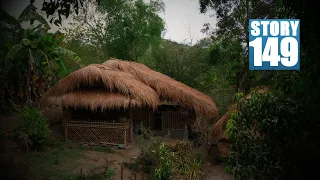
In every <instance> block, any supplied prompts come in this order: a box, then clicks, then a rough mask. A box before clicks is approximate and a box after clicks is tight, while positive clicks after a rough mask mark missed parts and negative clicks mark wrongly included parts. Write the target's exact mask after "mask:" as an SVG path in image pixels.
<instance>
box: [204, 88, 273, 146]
mask: <svg viewBox="0 0 320 180" xmlns="http://www.w3.org/2000/svg"><path fill="white" fill-rule="evenodd" d="M269 89H270V87H266V86H262V87H257V88H256V89H255V90H254V91H252V92H251V93H249V94H248V95H246V96H245V100H246V101H248V100H250V99H251V96H252V94H253V93H254V92H256V93H265V92H268V91H269ZM237 109H238V107H237V104H233V105H232V106H231V107H230V109H229V110H228V111H227V112H226V113H225V114H224V115H223V116H222V117H221V118H220V119H219V120H218V121H217V122H216V123H215V124H214V126H213V127H212V129H211V131H210V132H209V134H210V137H209V138H210V139H211V140H213V141H219V140H221V139H229V137H228V136H227V135H226V125H227V121H228V119H229V117H230V115H231V113H232V112H233V111H234V110H237ZM253 129H255V128H253ZM255 133H256V132H255Z"/></svg>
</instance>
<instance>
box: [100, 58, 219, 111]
mask: <svg viewBox="0 0 320 180" xmlns="http://www.w3.org/2000/svg"><path fill="white" fill-rule="evenodd" d="M103 64H104V65H107V66H109V67H113V68H117V69H119V70H120V71H122V72H128V73H130V74H132V75H134V76H135V77H136V78H138V79H139V80H140V81H141V82H143V83H145V84H146V85H148V86H149V87H151V88H152V89H154V90H155V91H156V92H157V94H158V96H159V98H160V100H163V101H168V102H174V103H177V104H179V105H180V106H182V107H184V108H190V107H192V108H193V109H194V110H195V111H196V113H197V114H198V115H204V116H206V117H214V116H215V115H217V114H218V108H217V106H216V104H215V103H214V102H213V101H212V99H211V97H209V96H208V95H206V94H204V93H202V92H200V91H198V90H196V89H193V88H191V87H189V86H187V85H185V84H183V83H181V82H179V81H176V80H174V79H172V78H170V77H169V76H167V75H164V74H162V73H159V72H157V71H154V70H152V69H150V68H148V67H147V66H145V65H143V64H139V63H135V62H129V61H122V60H118V59H110V60H108V61H106V62H105V63H103Z"/></svg>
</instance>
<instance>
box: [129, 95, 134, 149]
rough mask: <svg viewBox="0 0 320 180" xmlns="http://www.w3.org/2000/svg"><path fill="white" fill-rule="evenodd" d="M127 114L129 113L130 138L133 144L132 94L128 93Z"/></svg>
mask: <svg viewBox="0 0 320 180" xmlns="http://www.w3.org/2000/svg"><path fill="white" fill-rule="evenodd" d="M129 108H130V109H129V113H130V114H129V115H130V140H131V144H132V145H133V121H132V96H131V95H130V104H129Z"/></svg>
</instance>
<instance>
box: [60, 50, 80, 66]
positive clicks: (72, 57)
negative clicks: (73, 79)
mask: <svg viewBox="0 0 320 180" xmlns="http://www.w3.org/2000/svg"><path fill="white" fill-rule="evenodd" d="M56 53H57V54H58V55H59V56H64V57H68V58H69V59H70V60H72V61H73V62H74V63H76V64H77V65H79V66H80V67H83V65H82V61H81V59H80V57H79V56H78V55H77V54H76V53H75V52H73V51H71V50H69V49H65V48H62V47H58V48H56Z"/></svg>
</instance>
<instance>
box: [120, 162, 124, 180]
mask: <svg viewBox="0 0 320 180" xmlns="http://www.w3.org/2000/svg"><path fill="white" fill-rule="evenodd" d="M120 175H121V180H123V163H121V174H120Z"/></svg>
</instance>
